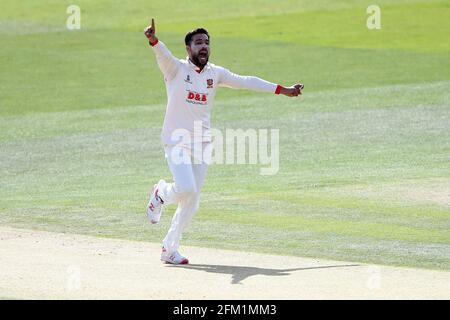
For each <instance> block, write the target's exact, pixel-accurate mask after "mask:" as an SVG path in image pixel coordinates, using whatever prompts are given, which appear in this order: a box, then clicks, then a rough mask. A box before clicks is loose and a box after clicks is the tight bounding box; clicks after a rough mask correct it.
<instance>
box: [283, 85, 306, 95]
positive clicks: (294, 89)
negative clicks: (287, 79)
mask: <svg viewBox="0 0 450 320" xmlns="http://www.w3.org/2000/svg"><path fill="white" fill-rule="evenodd" d="M304 87H305V86H304V85H303V84H301V83H297V84H294V85H293V86H291V87H287V88H285V87H283V88H282V89H281V91H280V93H281V94H284V95H285V96H288V97H297V96H299V95H301V94H302V90H303V88H304Z"/></svg>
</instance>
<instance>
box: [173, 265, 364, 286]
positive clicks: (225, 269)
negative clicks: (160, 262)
mask: <svg viewBox="0 0 450 320" xmlns="http://www.w3.org/2000/svg"><path fill="white" fill-rule="evenodd" d="M167 266H169V267H176V268H186V269H192V270H200V271H205V272H210V273H222V274H230V275H231V276H232V280H231V283H232V284H240V283H241V281H243V280H244V279H247V278H248V277H251V276H257V275H263V276H288V275H290V272H292V271H302V270H316V269H329V268H344V267H358V266H359V265H358V264H342V265H329V266H318V267H303V268H291V269H266V268H257V267H241V266H222V265H214V264H185V265H177V266H174V265H170V264H168V265H167Z"/></svg>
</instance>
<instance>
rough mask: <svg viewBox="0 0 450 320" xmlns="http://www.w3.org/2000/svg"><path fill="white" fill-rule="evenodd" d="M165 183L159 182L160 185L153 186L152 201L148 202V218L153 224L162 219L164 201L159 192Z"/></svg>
mask: <svg viewBox="0 0 450 320" xmlns="http://www.w3.org/2000/svg"><path fill="white" fill-rule="evenodd" d="M165 183H166V182H165V181H164V180H159V182H158V184H155V185H154V186H153V192H152V194H151V196H150V200H149V201H148V205H147V217H148V218H149V220H150V222H151V223H153V224H155V223H158V222H159V219H161V213H162V205H163V204H164V201H163V200H162V199H161V197H160V196H159V195H158V192H159V190H160V188H161V187H162V186H163V184H165Z"/></svg>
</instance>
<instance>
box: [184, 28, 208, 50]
mask: <svg viewBox="0 0 450 320" xmlns="http://www.w3.org/2000/svg"><path fill="white" fill-rule="evenodd" d="M196 34H206V35H207V36H208V40H209V33H208V30H206V29H204V28H197V29H194V30H192V31H189V32H188V33H187V34H186V37H184V43H185V44H186V45H187V46H188V45H190V44H191V41H192V37H193V36H195V35H196Z"/></svg>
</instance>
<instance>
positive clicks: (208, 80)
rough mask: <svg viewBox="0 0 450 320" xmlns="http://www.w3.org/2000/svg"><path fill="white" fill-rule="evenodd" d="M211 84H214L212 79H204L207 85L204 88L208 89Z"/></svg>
mask: <svg viewBox="0 0 450 320" xmlns="http://www.w3.org/2000/svg"><path fill="white" fill-rule="evenodd" d="M213 84H214V81H213V79H206V85H207V87H206V88H208V89H210V88H212V87H213Z"/></svg>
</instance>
